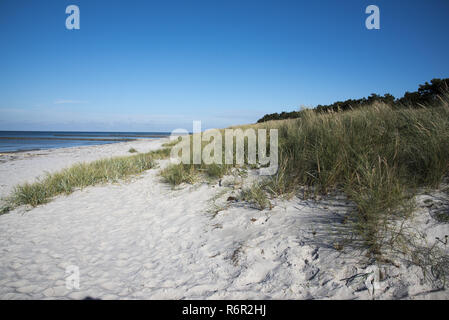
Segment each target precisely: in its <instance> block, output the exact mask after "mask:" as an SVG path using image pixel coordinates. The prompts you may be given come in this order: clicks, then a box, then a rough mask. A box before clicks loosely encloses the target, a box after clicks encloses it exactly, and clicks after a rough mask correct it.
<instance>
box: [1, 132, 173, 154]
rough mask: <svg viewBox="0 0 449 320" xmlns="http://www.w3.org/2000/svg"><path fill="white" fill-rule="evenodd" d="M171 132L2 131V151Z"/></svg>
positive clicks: (45, 147) (112, 140)
mask: <svg viewBox="0 0 449 320" xmlns="http://www.w3.org/2000/svg"><path fill="white" fill-rule="evenodd" d="M168 135H170V133H169V132H86V131H0V153H5V152H18V151H31V150H40V149H53V148H68V147H76V146H89V145H101V144H108V143H114V142H120V141H131V140H135V139H157V138H161V137H166V136H168Z"/></svg>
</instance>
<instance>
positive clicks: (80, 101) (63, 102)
mask: <svg viewBox="0 0 449 320" xmlns="http://www.w3.org/2000/svg"><path fill="white" fill-rule="evenodd" d="M81 103H87V101H82V100H56V101H55V102H54V104H81Z"/></svg>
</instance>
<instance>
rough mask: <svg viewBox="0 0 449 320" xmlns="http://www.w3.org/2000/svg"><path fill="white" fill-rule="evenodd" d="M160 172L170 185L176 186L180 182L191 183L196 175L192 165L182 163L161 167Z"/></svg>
mask: <svg viewBox="0 0 449 320" xmlns="http://www.w3.org/2000/svg"><path fill="white" fill-rule="evenodd" d="M160 174H161V176H162V177H163V178H164V179H165V181H166V182H168V183H169V184H171V185H172V186H177V185H179V184H181V183H193V182H194V181H195V177H196V172H195V170H194V167H193V165H185V164H182V163H180V164H171V165H169V166H168V167H167V168H165V169H163V170H162V171H161V173H160Z"/></svg>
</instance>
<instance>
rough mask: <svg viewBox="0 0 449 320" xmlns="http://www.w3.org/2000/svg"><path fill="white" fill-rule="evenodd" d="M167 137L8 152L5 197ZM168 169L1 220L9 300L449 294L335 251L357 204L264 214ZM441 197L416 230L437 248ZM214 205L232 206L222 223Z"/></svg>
mask: <svg viewBox="0 0 449 320" xmlns="http://www.w3.org/2000/svg"><path fill="white" fill-rule="evenodd" d="M165 141H166V140H162V139H161V140H151V141H148V140H143V141H142V140H139V141H134V142H124V143H116V144H109V145H103V146H89V147H76V148H67V149H55V150H45V151H33V152H26V153H17V154H10V155H2V156H0V161H1V162H0V185H1V186H0V195H1V196H2V197H4V196H6V195H7V194H8V193H9V192H11V190H12V188H13V186H14V185H16V184H18V183H22V182H25V181H33V180H35V179H36V178H37V177H39V176H41V175H42V174H43V173H44V172H45V171H49V172H53V171H56V170H59V169H61V168H64V167H67V166H70V165H72V164H74V163H76V162H80V161H92V160H96V159H100V158H104V157H109V156H117V155H127V154H129V153H128V150H129V148H130V147H134V148H135V149H137V150H138V151H139V152H146V151H149V150H154V149H156V148H159V147H160V146H161V144H162V142H165ZM167 162H168V160H162V161H160V163H159V165H160V167H163V166H164V165H166V164H167ZM159 170H160V168H154V169H151V170H148V171H146V172H145V173H143V174H141V175H139V176H137V177H135V178H132V179H131V180H130V181H126V182H122V183H119V184H107V185H99V186H93V187H88V188H85V189H83V190H78V191H76V192H74V193H72V194H71V195H69V196H60V197H58V198H56V199H55V200H53V201H51V202H50V203H48V204H45V205H42V206H38V207H36V208H34V209H31V210H28V209H27V208H18V209H16V210H14V211H12V212H10V213H8V214H5V215H2V216H0V299H83V298H85V297H87V296H89V297H92V298H99V299H448V298H449V291H448V290H440V289H438V288H437V287H435V286H434V285H432V284H431V283H429V282H425V281H424V275H423V274H422V271H421V269H420V268H418V267H416V266H412V265H408V264H406V263H404V262H402V261H397V262H396V263H397V264H398V267H394V266H389V267H385V268H383V269H382V270H381V271H382V272H381V273H382V274H383V278H382V279H380V280H381V281H380V282H379V283H377V285H376V286H375V287H373V286H370V283H371V282H370V281H371V280H370V279H371V277H372V276H370V273H371V272H372V271H373V270H375V266H373V265H370V264H369V263H368V264H367V263H363V257H362V256H360V253H359V251H357V250H355V249H351V248H350V247H348V248H344V249H343V250H341V251H339V250H336V249H335V248H334V247H335V241H338V240H337V238H336V235H333V232H332V231H333V230H334V229H335V228H337V227H338V226H341V221H342V220H343V217H344V215H345V214H346V213H347V211H348V209H349V208H350V206H351V204H350V203H349V202H348V201H347V200H346V199H345V197H343V196H342V195H335V196H332V197H329V198H322V199H319V200H302V199H300V198H297V197H294V198H292V199H290V200H275V201H274V204H275V205H274V207H273V209H272V210H268V209H266V210H263V211H259V210H257V209H254V208H251V207H250V206H248V205H245V204H242V203H240V202H232V201H226V200H227V198H228V197H229V196H231V195H236V194H237V192H238V190H237V186H234V185H233V180H232V178H230V177H227V178H224V179H223V183H221V186H220V185H219V184H218V183H217V184H206V183H199V184H197V185H193V186H191V185H183V186H181V187H180V188H177V189H175V190H173V189H172V188H171V187H170V186H169V185H168V184H165V183H164V182H162V180H161V178H160V177H159V175H158V172H159ZM438 197H439V195H438V194H430V195H422V196H420V197H418V203H419V204H420V206H419V210H418V211H417V213H416V223H417V227H419V228H420V229H421V230H423V231H425V232H426V233H427V235H428V240H429V241H435V237H439V238H441V239H444V236H445V235H448V234H449V225H448V224H442V223H438V222H437V221H436V220H435V219H433V218H432V216H431V214H430V213H431V209H429V208H428V207H426V206H425V205H424V202H425V200H426V199H427V200H428V199H430V200H431V201H435V203H437V202H438V200H437V199H438ZM214 199H216V201H215V204H216V205H222V206H225V209H224V210H222V211H219V212H218V213H217V214H216V215H214V213H213V208H214ZM428 201H429V200H428ZM68 266H77V267H79V271H80V288H79V289H68V288H66V277H67V274H66V268H67V267H68ZM364 275H365V277H364ZM373 288H374V290H373Z"/></svg>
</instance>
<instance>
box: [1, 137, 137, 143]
mask: <svg viewBox="0 0 449 320" xmlns="http://www.w3.org/2000/svg"><path fill="white" fill-rule="evenodd" d="M0 139H1V140H81V141H117V142H119V141H125V142H126V141H135V140H137V139H129V138H124V139H113V138H50V137H0Z"/></svg>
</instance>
